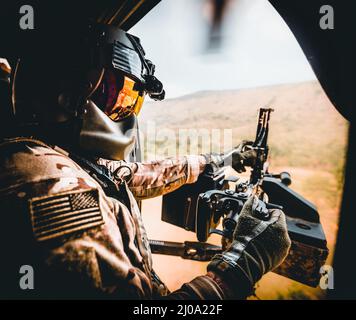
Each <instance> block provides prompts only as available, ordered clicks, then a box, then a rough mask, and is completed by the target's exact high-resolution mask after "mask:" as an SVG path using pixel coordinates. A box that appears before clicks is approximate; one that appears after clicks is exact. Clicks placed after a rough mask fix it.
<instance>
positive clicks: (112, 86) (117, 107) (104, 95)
mask: <svg viewBox="0 0 356 320" xmlns="http://www.w3.org/2000/svg"><path fill="white" fill-rule="evenodd" d="M139 87H140V85H139V84H138V83H137V82H136V81H134V80H132V79H131V78H129V77H127V76H125V75H123V74H121V73H120V72H116V71H113V70H105V72H104V75H103V77H102V80H101V82H100V84H99V86H98V88H97V89H96V90H95V92H94V94H93V95H92V97H91V99H92V100H93V102H94V103H95V104H96V105H97V106H98V107H99V108H100V109H101V110H102V111H103V112H104V113H105V114H106V115H107V116H108V117H109V118H110V119H111V120H113V121H120V120H122V119H124V118H127V117H129V116H131V115H132V114H136V115H137V114H138V113H139V112H140V110H141V107H142V104H143V101H144V91H143V90H140V88H139Z"/></svg>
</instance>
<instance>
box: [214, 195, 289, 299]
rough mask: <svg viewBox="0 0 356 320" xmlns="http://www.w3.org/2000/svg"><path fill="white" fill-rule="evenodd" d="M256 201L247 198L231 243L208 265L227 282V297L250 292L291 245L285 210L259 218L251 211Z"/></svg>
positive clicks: (237, 297)
mask: <svg viewBox="0 0 356 320" xmlns="http://www.w3.org/2000/svg"><path fill="white" fill-rule="evenodd" d="M255 201H259V200H258V199H257V198H256V197H255V196H253V197H251V198H250V199H249V200H247V201H246V203H245V205H244V207H243V208H242V211H241V213H240V216H239V219H238V222H237V226H236V229H235V232H234V235H233V241H232V243H231V245H230V246H229V247H228V248H227V250H226V251H225V252H223V253H222V254H219V255H215V256H214V258H213V259H212V261H211V262H210V264H209V265H208V271H209V272H212V273H214V274H216V275H217V276H218V277H219V278H220V279H222V281H223V282H224V283H225V284H227V287H228V289H229V291H230V296H229V298H235V299H244V298H246V297H248V296H249V295H251V294H253V290H254V285H255V283H256V282H257V281H258V280H260V279H261V277H262V276H263V275H264V274H265V273H267V272H269V271H271V270H273V269H275V268H276V267H277V266H279V265H280V264H281V263H282V262H283V260H284V259H285V257H286V256H287V254H288V251H289V248H290V245H291V241H290V239H289V236H288V232H287V226H286V220H285V216H284V213H283V212H282V211H281V210H276V209H274V210H270V216H269V219H268V220H260V219H258V218H257V216H256V215H255V214H254V213H253V207H254V206H255V205H256V203H255Z"/></svg>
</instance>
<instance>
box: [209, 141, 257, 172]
mask: <svg viewBox="0 0 356 320" xmlns="http://www.w3.org/2000/svg"><path fill="white" fill-rule="evenodd" d="M252 144H253V142H252V141H246V140H244V141H242V142H241V143H240V144H239V145H238V146H237V147H236V148H234V149H233V150H232V151H230V152H228V153H227V154H217V153H211V154H206V155H204V157H205V159H206V163H207V167H208V170H209V169H210V168H211V167H213V168H220V167H223V166H225V165H231V166H232V168H233V169H234V170H236V171H237V172H238V173H241V172H245V171H246V169H245V166H249V167H252V166H253V165H254V164H255V162H256V157H257V153H256V151H255V150H254V149H252Z"/></svg>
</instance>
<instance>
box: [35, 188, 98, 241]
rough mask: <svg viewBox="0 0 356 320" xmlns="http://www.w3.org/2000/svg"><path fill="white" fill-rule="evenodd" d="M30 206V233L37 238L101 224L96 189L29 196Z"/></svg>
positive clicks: (39, 239)
mask: <svg viewBox="0 0 356 320" xmlns="http://www.w3.org/2000/svg"><path fill="white" fill-rule="evenodd" d="M29 208H30V213H31V223H32V229H33V233H34V236H35V238H36V239H37V240H38V241H44V240H49V239H53V238H58V237H62V236H64V235H68V234H72V233H75V232H77V231H83V230H87V229H89V228H93V227H98V226H100V225H102V224H104V220H103V216H102V214H101V211H100V207H99V194H98V190H96V189H92V190H89V191H85V192H83V191H80V192H78V191H74V192H67V193H65V194H58V195H55V196H46V197H40V198H32V199H30V200H29Z"/></svg>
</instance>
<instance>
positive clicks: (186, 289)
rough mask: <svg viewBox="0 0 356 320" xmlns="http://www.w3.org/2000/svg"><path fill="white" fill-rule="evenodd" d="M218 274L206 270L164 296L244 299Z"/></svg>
mask: <svg viewBox="0 0 356 320" xmlns="http://www.w3.org/2000/svg"><path fill="white" fill-rule="evenodd" d="M234 291H235V290H233V288H231V287H230V286H229V285H228V284H227V283H226V282H225V281H224V280H223V279H222V278H221V277H220V276H218V275H217V274H215V273H213V272H208V273H207V274H206V275H204V276H199V277H197V278H195V279H193V280H192V281H190V282H187V283H185V284H183V286H182V287H181V288H180V289H178V290H176V291H174V292H172V293H170V294H169V295H168V296H167V297H166V298H167V299H172V300H225V299H245V298H246V297H240V296H239V295H238V294H236V293H234Z"/></svg>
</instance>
